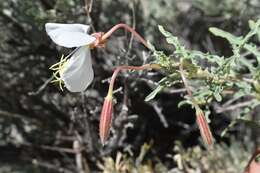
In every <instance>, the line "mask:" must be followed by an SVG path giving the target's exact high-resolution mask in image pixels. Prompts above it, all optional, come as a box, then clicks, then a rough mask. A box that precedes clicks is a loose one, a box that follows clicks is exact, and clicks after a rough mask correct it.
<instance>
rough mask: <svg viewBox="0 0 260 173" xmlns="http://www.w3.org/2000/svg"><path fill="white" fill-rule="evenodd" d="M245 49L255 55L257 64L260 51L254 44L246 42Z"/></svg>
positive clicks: (259, 62)
mask: <svg viewBox="0 0 260 173" xmlns="http://www.w3.org/2000/svg"><path fill="white" fill-rule="evenodd" d="M244 47H245V49H246V50H248V51H249V52H251V53H252V54H253V55H255V56H256V59H257V61H258V64H260V52H259V51H258V49H257V47H256V45H251V44H246V45H245V46H244Z"/></svg>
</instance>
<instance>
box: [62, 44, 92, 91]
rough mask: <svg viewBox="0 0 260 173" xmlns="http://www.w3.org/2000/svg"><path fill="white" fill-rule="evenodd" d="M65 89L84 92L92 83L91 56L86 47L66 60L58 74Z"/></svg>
mask: <svg viewBox="0 0 260 173" xmlns="http://www.w3.org/2000/svg"><path fill="white" fill-rule="evenodd" d="M60 76H61V79H62V80H63V81H64V84H65V87H66V88H67V89H68V90H69V91H71V92H81V91H84V90H85V89H86V88H87V87H88V86H89V84H90V83H91V82H92V81H93V78H94V72H93V69H92V63H91V54H90V50H89V48H88V47H87V46H84V47H81V48H79V49H78V50H77V51H76V52H75V53H74V54H73V55H72V57H71V58H70V59H69V60H68V62H67V64H66V65H65V67H64V70H63V71H62V73H61V74H60Z"/></svg>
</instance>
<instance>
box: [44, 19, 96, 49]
mask: <svg viewBox="0 0 260 173" xmlns="http://www.w3.org/2000/svg"><path fill="white" fill-rule="evenodd" d="M45 29H46V32H47V34H48V35H49V36H50V37H51V39H52V40H53V41H54V42H55V43H56V44H58V45H60V46H64V47H68V48H72V47H80V46H84V45H89V44H91V43H93V42H94V41H95V40H96V38H95V37H93V36H90V35H88V34H87V32H88V29H89V26H88V25H82V24H59V23H47V24H45Z"/></svg>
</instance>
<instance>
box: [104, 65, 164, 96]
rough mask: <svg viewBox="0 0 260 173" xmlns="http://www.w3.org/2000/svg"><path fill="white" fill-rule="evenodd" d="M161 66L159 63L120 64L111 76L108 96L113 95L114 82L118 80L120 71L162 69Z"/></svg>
mask: <svg viewBox="0 0 260 173" xmlns="http://www.w3.org/2000/svg"><path fill="white" fill-rule="evenodd" d="M160 68H161V67H160V66H159V65H158V64H145V65H142V66H127V65H123V66H118V67H117V68H116V69H115V70H114V73H113V75H112V78H111V81H110V84H109V89H108V94H107V96H109V97H111V96H112V95H113V88H114V83H115V80H116V77H117V75H118V73H119V72H120V71H121V70H146V69H160Z"/></svg>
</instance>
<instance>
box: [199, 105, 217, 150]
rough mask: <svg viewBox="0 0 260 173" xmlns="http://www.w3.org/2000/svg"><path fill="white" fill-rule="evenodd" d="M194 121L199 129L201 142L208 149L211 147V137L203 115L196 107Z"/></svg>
mask: <svg viewBox="0 0 260 173" xmlns="http://www.w3.org/2000/svg"><path fill="white" fill-rule="evenodd" d="M196 121H197V124H198V126H199V129H200V134H201V136H202V140H203V142H204V143H205V145H206V147H207V148H208V149H210V148H211V147H212V146H213V137H212V134H211V131H210V128H209V125H208V122H207V120H206V118H205V116H204V113H203V111H202V110H201V109H200V108H199V107H196Z"/></svg>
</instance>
